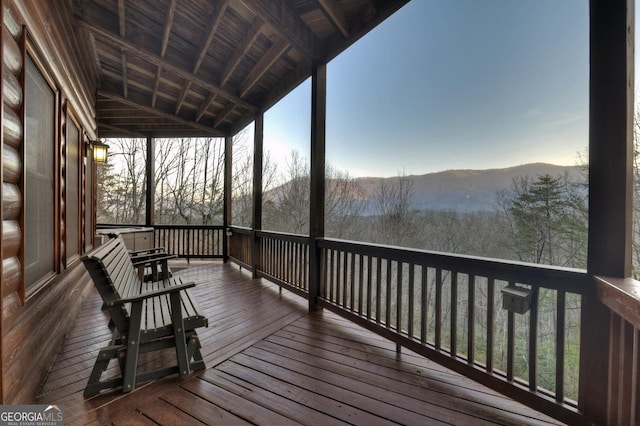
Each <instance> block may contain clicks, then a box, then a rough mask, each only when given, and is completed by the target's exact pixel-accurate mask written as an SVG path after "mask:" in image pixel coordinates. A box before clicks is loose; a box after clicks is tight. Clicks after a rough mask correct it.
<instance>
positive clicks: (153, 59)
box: [81, 21, 255, 111]
mask: <svg viewBox="0 0 640 426" xmlns="http://www.w3.org/2000/svg"><path fill="white" fill-rule="evenodd" d="M81 25H82V26H83V27H85V28H86V29H87V30H88V31H90V32H92V33H94V34H95V35H96V37H101V38H104V39H105V40H108V41H109V42H110V43H113V44H115V45H117V46H120V47H121V48H125V49H127V50H129V51H130V52H134V53H135V54H136V55H137V56H138V57H139V58H141V59H144V60H146V61H148V62H150V63H152V64H154V65H156V66H162V67H163V68H164V69H166V70H168V71H170V72H173V73H175V74H177V75H178V76H180V77H181V78H184V79H187V80H191V81H192V83H195V84H197V85H199V86H201V87H203V88H204V89H206V90H208V91H210V92H215V93H216V94H217V95H218V96H221V97H223V98H225V99H227V100H228V101H231V102H235V103H236V104H238V106H241V107H243V108H246V109H248V110H251V111H254V110H255V106H254V105H251V104H249V103H248V102H246V101H244V100H242V99H240V98H239V97H238V96H236V95H235V94H233V93H231V92H230V91H228V90H225V89H222V88H220V86H218V85H215V84H212V83H210V82H208V81H205V80H203V79H202V78H200V77H198V76H196V75H194V74H193V73H191V72H189V71H187V70H185V69H183V68H181V67H179V66H176V65H173V64H171V63H170V62H168V61H165V60H164V59H163V58H161V57H159V56H158V55H156V54H155V53H152V52H149V51H147V50H145V49H140V48H138V47H136V46H135V45H134V44H133V43H131V42H130V41H128V40H125V39H123V38H122V37H119V36H118V35H116V34H113V33H111V32H110V31H107V30H105V29H103V28H101V27H98V26H96V25H93V24H91V23H89V22H87V21H81Z"/></svg>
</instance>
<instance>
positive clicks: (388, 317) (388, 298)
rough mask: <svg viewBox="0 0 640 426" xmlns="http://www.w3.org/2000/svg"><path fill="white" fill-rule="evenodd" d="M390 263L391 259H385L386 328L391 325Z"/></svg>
mask: <svg viewBox="0 0 640 426" xmlns="http://www.w3.org/2000/svg"><path fill="white" fill-rule="evenodd" d="M392 263H393V261H391V260H389V259H387V277H386V279H385V285H384V288H385V296H386V298H385V302H386V311H385V325H386V326H387V328H390V327H391V283H392V282H393V281H392V277H391V275H392V272H391V271H392V269H391V267H392Z"/></svg>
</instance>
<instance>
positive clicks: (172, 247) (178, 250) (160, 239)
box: [153, 225, 225, 259]
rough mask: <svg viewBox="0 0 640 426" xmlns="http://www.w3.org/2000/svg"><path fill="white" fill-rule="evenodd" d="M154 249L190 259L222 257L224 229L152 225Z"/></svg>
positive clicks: (219, 227)
mask: <svg viewBox="0 0 640 426" xmlns="http://www.w3.org/2000/svg"><path fill="white" fill-rule="evenodd" d="M153 229H154V242H155V246H156V247H160V246H161V247H164V248H165V250H166V251H167V253H171V254H175V255H177V256H178V257H182V258H187V259H192V258H201V259H212V258H222V257H223V256H224V244H225V229H224V227H223V226H211V225H153Z"/></svg>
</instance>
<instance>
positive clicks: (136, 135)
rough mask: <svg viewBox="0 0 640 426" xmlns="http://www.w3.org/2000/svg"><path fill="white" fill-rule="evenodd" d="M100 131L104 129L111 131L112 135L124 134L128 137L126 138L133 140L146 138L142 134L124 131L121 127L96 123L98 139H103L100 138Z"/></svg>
mask: <svg viewBox="0 0 640 426" xmlns="http://www.w3.org/2000/svg"><path fill="white" fill-rule="evenodd" d="M100 129H106V130H108V131H112V132H114V133H121V134H125V135H128V136H131V137H134V138H144V137H146V135H145V134H143V133H138V132H133V131H131V130H129V129H124V128H122V127H116V126H111V125H109V124H105V123H98V137H103V136H100ZM105 133H106V132H105Z"/></svg>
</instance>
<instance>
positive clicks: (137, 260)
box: [131, 253, 178, 266]
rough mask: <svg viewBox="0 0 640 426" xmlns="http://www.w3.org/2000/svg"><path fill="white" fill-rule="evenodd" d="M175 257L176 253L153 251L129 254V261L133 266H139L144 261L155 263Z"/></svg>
mask: <svg viewBox="0 0 640 426" xmlns="http://www.w3.org/2000/svg"><path fill="white" fill-rule="evenodd" d="M177 257H178V255H177V254H166V253H154V254H148V255H139V256H131V263H133V266H140V265H144V264H145V263H150V262H153V263H157V262H162V261H164V260H168V259H176V258H177Z"/></svg>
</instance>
